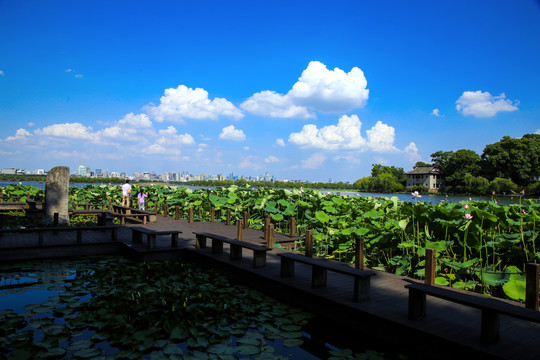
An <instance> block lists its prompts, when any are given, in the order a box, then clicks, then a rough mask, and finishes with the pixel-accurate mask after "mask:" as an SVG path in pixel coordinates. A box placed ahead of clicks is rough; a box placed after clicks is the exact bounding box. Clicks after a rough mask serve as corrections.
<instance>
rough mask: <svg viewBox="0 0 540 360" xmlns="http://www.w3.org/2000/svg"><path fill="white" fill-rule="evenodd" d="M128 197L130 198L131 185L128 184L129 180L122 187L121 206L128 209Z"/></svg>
mask: <svg viewBox="0 0 540 360" xmlns="http://www.w3.org/2000/svg"><path fill="white" fill-rule="evenodd" d="M130 196H131V185H130V184H129V180H126V183H125V184H124V185H122V206H127V207H129V197H130ZM124 204H125V205H124Z"/></svg>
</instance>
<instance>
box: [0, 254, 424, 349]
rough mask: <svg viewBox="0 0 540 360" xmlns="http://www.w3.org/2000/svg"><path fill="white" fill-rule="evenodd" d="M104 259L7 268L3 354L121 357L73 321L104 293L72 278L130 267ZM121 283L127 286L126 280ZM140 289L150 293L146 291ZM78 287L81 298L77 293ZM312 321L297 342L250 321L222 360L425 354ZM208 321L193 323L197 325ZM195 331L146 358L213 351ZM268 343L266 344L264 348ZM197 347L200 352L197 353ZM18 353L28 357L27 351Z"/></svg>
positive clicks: (0, 281)
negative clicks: (94, 267) (102, 268)
mask: <svg viewBox="0 0 540 360" xmlns="http://www.w3.org/2000/svg"><path fill="white" fill-rule="evenodd" d="M103 258H104V257H101V258H91V257H88V258H78V259H70V260H61V261H57V260H55V261H33V262H27V263H16V264H7V265H1V266H0V320H1V321H0V332H2V333H4V334H8V333H10V334H11V335H10V336H9V337H6V338H4V339H2V340H0V349H1V351H2V352H3V355H7V356H9V355H12V356H13V352H14V351H19V350H20V351H24V349H23V348H24V346H27V347H28V346H29V344H30V343H32V344H34V345H33V346H35V347H34V348H33V350H32V351H34V352H37V354H38V356H42V357H50V356H52V355H53V352H57V353H58V354H63V355H60V356H55V357H54V358H63V359H68V358H71V357H73V356H75V357H76V356H77V352H79V355H81V356H82V354H92V353H95V355H96V356H100V357H101V358H103V356H105V357H106V358H113V357H115V356H118V355H119V354H120V352H122V351H124V352H125V351H126V350H125V349H123V350H122V349H119V348H117V347H115V346H111V344H109V343H108V341H107V339H106V335H103V334H100V330H98V329H90V328H85V329H82V330H81V329H80V328H76V327H72V326H71V325H70V323H74V324H75V323H76V319H75V318H76V314H77V312H75V310H76V311H80V310H79V309H77V306H78V304H81V303H85V302H88V301H90V300H91V298H92V296H96V297H99V296H102V295H100V294H97V295H96V294H94V295H90V294H85V293H84V291H81V290H82V288H79V287H77V289H78V290H76V289H74V287H75V286H76V285H74V286H71V284H72V281H74V280H77V278H78V276H80V274H83V273H86V274H88V273H89V272H90V271H89V265H88V264H91V263H93V262H102V263H103V262H105V261H108V262H109V263H107V265H106V266H108V267H110V268H111V269H112V268H114V267H115V266H116V267H117V266H122V265H121V264H120V265H119V264H117V263H116V261H115V258H114V257H108V258H107V259H106V260H103ZM92 276H93V275H92ZM117 286H122V284H118V285H117ZM141 286H142V285H141ZM162 286H163V285H162ZM230 286H236V285H230ZM74 290H75V291H74ZM140 291H141V292H142V291H143V290H142V288H141V290H140ZM74 292H76V294H77V295H78V296H74V294H73V293H74ZM72 294H73V295H72ZM111 301H112V300H111ZM266 301H267V300H264V299H261V306H264V303H265V302H266ZM272 301H275V300H272ZM275 304H277V303H275ZM274 306H275V305H274ZM277 306H278V307H279V308H280V309H281V312H282V313H283V315H285V313H287V312H288V311H289V310H288V307H287V305H285V304H283V305H280V304H277ZM68 310H73V311H68ZM291 311H293V312H294V311H295V310H294V308H291ZM263 312H264V311H263ZM259 316H260V315H257V316H256V317H259ZM253 321H254V322H255V323H257V321H258V320H256V319H253ZM308 321H309V322H308V323H307V324H305V325H303V326H302V330H301V332H302V333H301V335H300V336H301V337H300V338H298V339H294V340H296V342H297V344H294V341H293V344H291V343H290V342H289V343H288V344H287V339H285V340H283V339H282V340H277V339H276V340H270V339H268V337H265V336H263V334H265V331H266V330H265V329H264V326H263V328H261V329H257V328H251V326H250V329H248V330H247V331H248V332H247V333H246V334H244V335H236V334H231V335H229V336H230V339H229V341H228V343H227V345H223V348H222V349H221V350H220V351H222V352H223V353H222V355H230V356H225V357H220V358H225V359H227V358H237V356H238V354H240V355H242V354H243V355H245V356H240V358H264V359H327V358H329V357H333V358H337V359H349V358H350V359H353V358H357V359H381V360H384V359H391V360H393V359H411V360H413V359H424V357H422V356H419V355H418V354H412V351H409V353H407V352H408V351H407V349H394V348H392V346H390V345H389V344H388V343H385V342H381V340H380V339H375V338H372V337H369V336H366V335H365V334H363V335H362V337H361V338H358V334H357V333H355V332H351V331H347V332H343V331H341V330H342V329H340V328H339V327H338V326H335V325H334V324H332V323H330V322H328V321H326V320H322V319H320V318H318V317H313V318H311V320H308ZM14 324H18V325H17V326H15V325H14ZM252 324H254V323H252ZM201 325H202V324H193V326H194V327H195V328H197V327H198V326H199V327H200V326H201ZM202 326H204V325H202ZM252 326H253V325H252ZM290 326H292V327H294V326H295V325H293V324H291V325H290ZM15 328H16V330H15ZM285 328H286V326H284V327H283V329H285ZM140 335H141V334H140V333H139V334H138V333H137V332H135V334H133V335H129V334H128V336H129V337H138V336H140ZM248 335H251V336H248ZM265 335H266V334H265ZM16 336H18V337H19V338H17V340H16V341H11V338H13V337H16ZM193 336H194V339H195V340H193V339H192V340H189V339H188V341H187V342H186V341H184V342H180V343H178V341H177V342H172V340H170V339H167V340H160V341H158V342H163V341H166V342H169V343H168V345H167V346H166V347H165V346H163V345H160V344H157V343H156V344H155V346H154V347H152V348H151V350H148V351H143V352H141V354H140V358H143V359H154V358H162V357H161V356H164V355H171V354H173V353H175V352H178V353H179V352H181V353H182V354H183V355H180V354H179V357H169V356H165V358H182V356H186V355H189V356H188V357H186V358H193V356H195V357H197V358H198V356H200V355H201V354H204V353H205V352H206V350H204V349H205V348H204V347H199V346H198V345H197V346H194V345H193V343H194V341H198V342H200V341H201V339H200V338H195V335H193ZM2 341H4V343H2ZM260 341H262V342H263V343H262V344H259V345H256V344H257V342H260ZM25 342H28V344H26V345H25ZM36 344H37V345H36ZM190 344H191V345H190ZM19 347H20V348H19ZM160 347H162V349H160ZM257 347H259V349H262V350H260V351H262V352H259V353H258V354H255V352H256V351H257ZM163 348H164V349H165V350H163ZM195 348H198V349H199V350H194V349H195ZM17 349H19V350H17ZM206 349H207V350H208V351H211V350H210V349H212V345H211V344H210V345H207V347H206ZM243 352H244V353H243ZM252 353H253V354H252ZM17 354H18V355H20V352H18V353H17ZM233 354H236V355H235V357H233V356H232V355H233ZM214 356H215V355H214ZM261 356H262V357H261Z"/></svg>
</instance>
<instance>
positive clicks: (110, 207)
mask: <svg viewBox="0 0 540 360" xmlns="http://www.w3.org/2000/svg"><path fill="white" fill-rule="evenodd" d="M109 210H112V199H111V198H109Z"/></svg>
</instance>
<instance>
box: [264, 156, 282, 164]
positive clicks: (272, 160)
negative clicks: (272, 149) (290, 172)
mask: <svg viewBox="0 0 540 360" xmlns="http://www.w3.org/2000/svg"><path fill="white" fill-rule="evenodd" d="M264 162H266V163H277V162H279V159H278V158H277V157H275V156H273V155H270V156H268V157H267V158H266V159H264Z"/></svg>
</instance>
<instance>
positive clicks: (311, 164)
mask: <svg viewBox="0 0 540 360" xmlns="http://www.w3.org/2000/svg"><path fill="white" fill-rule="evenodd" d="M325 161H326V156H325V155H324V154H323V153H320V152H319V153H315V154H313V155H311V156H310V157H309V158H307V159H306V160H302V166H301V167H302V169H317V168H319V167H320V166H321V165H322V164H323V163H324V162H325Z"/></svg>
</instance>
